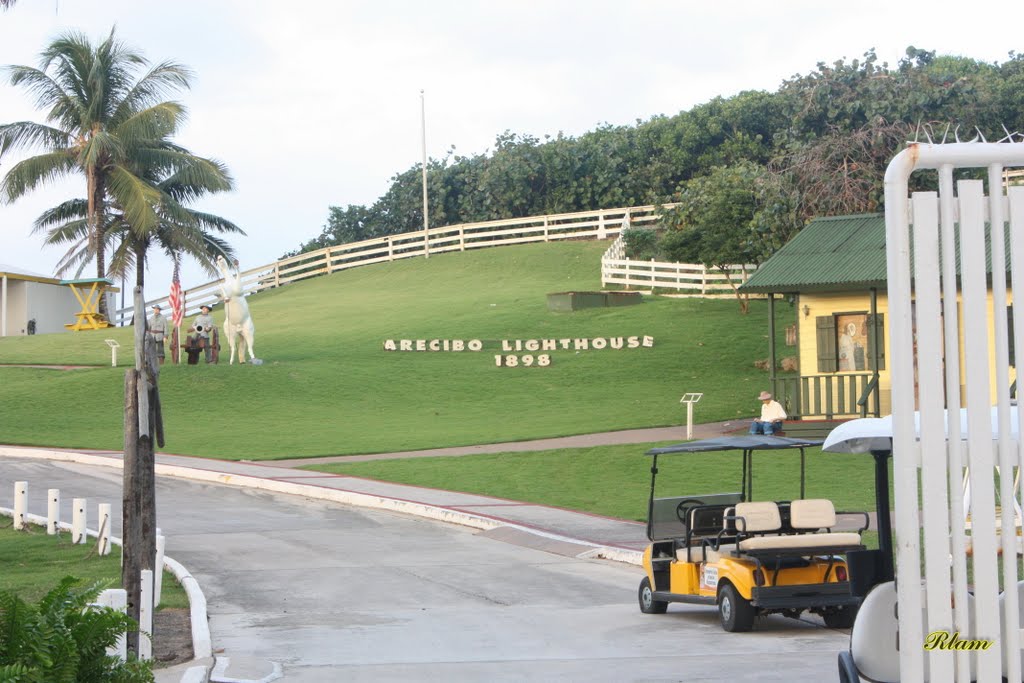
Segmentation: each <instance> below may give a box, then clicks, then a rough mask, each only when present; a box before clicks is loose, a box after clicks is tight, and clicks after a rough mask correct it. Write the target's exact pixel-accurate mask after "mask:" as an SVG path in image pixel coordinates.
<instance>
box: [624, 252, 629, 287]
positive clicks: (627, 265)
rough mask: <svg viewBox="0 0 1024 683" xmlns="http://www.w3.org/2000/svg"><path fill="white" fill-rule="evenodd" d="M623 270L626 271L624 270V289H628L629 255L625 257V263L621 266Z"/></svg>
mask: <svg viewBox="0 0 1024 683" xmlns="http://www.w3.org/2000/svg"><path fill="white" fill-rule="evenodd" d="M623 270H625V271H626V272H625V277H626V289H627V290H628V289H629V257H628V256H627V257H626V265H625V267H624V268H623Z"/></svg>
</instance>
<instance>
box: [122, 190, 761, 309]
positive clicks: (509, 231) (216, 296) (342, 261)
mask: <svg viewBox="0 0 1024 683" xmlns="http://www.w3.org/2000/svg"><path fill="white" fill-rule="evenodd" d="M673 206H675V204H665V205H661V206H654V205H648V206H632V207H625V208H618V209H603V210H600V211H581V212H578V213H562V214H554V215H548V216H531V217H527V218H511V219H507V220H498V221H484V222H480V223H461V224H459V225H449V226H445V227H439V228H430V230H428V231H423V230H418V231H416V232H406V233H402V234H400V235H388V236H386V237H376V238H374V239H369V240H363V241H361V242H350V243H348V244H340V245H337V246H333V247H325V248H324V249H319V250H317V251H311V252H307V253H304V254H299V255H297V256H292V257H290V258H286V259H283V260H281V261H276V262H274V263H269V264H266V265H262V266H257V267H255V268H250V269H249V270H246V271H243V272H242V273H241V278H242V289H243V291H244V292H245V293H246V294H253V293H256V292H259V291H262V290H264V289H270V288H273V287H280V286H281V285H285V284H288V283H290V282H297V281H299V280H305V279H307V278H311V277H317V276H319V275H327V274H329V273H334V272H337V271H339V270H345V269H347V268H354V267H356V266H366V265H370V264H373V263H386V262H388V261H395V260H397V259H404V258H415V257H420V256H428V255H430V254H440V253H445V252H450V251H466V250H467V249H481V248H484V247H500V246H506V245H511V244H528V243H531V242H555V241H558V240H570V239H571V240H580V239H598V240H604V239H608V238H611V237H620V236H621V233H622V231H623V228H624V227H625V228H629V227H636V226H643V225H653V224H654V223H656V222H657V220H658V218H659V212H660V211H661V210H662V209H663V208H671V207H673ZM616 245H619V246H618V247H616ZM621 248H622V246H621V240H616V241H615V243H614V244H613V245H612V249H609V251H608V253H606V254H605V257H604V258H603V259H602V266H601V272H602V275H601V280H602V286H603V285H605V284H622V285H625V286H626V287H634V286H635V287H640V288H647V289H651V288H653V287H657V288H660V289H674V290H678V291H683V292H689V293H691V294H692V295H693V296H709V297H710V296H733V294H731V287H730V286H729V284H728V281H727V280H726V277H725V275H724V274H722V273H721V272H718V271H717V270H716V269H712V270H711V271H709V270H708V269H706V268H704V267H703V266H701V265H699V264H696V265H695V264H676V263H654V262H647V261H643V262H641V261H630V260H628V259H625V258H624V256H623V255H622V254H621V253H619V255H618V256H610V254H612V253H613V249H621ZM752 268H753V267H752V266H730V272H733V271H735V273H736V276H735V277H739V278H740V280H739V281H745V280H746V279H747V278H748V277H749V272H750V271H751V270H752ZM739 281H738V282H739ZM183 295H184V300H185V315H186V316H191V315H195V314H196V313H198V312H199V307H200V306H202V305H203V304H209V305H213V304H215V303H217V302H218V301H220V299H221V293H220V280H212V281H210V282H206V283H203V284H201V285H199V286H198V287H192V288H190V289H186V290H184V292H183ZM153 304H160V305H161V306H163V307H164V308H167V307H168V302H167V297H166V296H164V297H160V298H158V299H154V300H152V301H149V302H147V303H146V310H147V311H148V310H149V307H150V306H152V305H153ZM133 313H134V311H133V309H132V307H127V308H122V309H119V310H118V311H117V312H116V314H115V321H116V324H118V325H126V324H129V322H130V320H131V317H132V315H133Z"/></svg>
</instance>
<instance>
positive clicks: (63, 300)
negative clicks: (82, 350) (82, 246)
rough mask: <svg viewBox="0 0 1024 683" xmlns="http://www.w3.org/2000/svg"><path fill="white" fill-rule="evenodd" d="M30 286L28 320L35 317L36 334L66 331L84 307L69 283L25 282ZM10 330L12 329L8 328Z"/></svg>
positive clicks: (27, 299) (27, 302) (27, 305)
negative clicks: (67, 325)
mask: <svg viewBox="0 0 1024 683" xmlns="http://www.w3.org/2000/svg"><path fill="white" fill-rule="evenodd" d="M24 284H25V285H27V286H28V295H27V297H26V307H27V310H26V318H25V320H26V322H25V323H23V324H22V327H24V326H25V325H27V324H28V323H27V321H28V320H31V319H35V321H36V334H51V333H53V332H66V331H67V330H66V328H65V327H64V325H65V324H67V323H73V322H75V313H78V311H80V310H81V309H82V306H81V304H79V303H78V300H77V299H76V298H75V295H74V293H73V292H72V291H71V288H70V287H68V286H67V285H50V284H44V283H42V282H25V283H24ZM8 332H10V330H8Z"/></svg>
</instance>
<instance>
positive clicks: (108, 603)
mask: <svg viewBox="0 0 1024 683" xmlns="http://www.w3.org/2000/svg"><path fill="white" fill-rule="evenodd" d="M93 604H95V605H99V606H100V607H109V608H110V609H112V610H115V611H117V612H120V613H121V614H125V613H126V612H127V611H128V591H126V590H125V589H123V588H108V589H107V590H105V591H103V592H102V593H100V594H99V595H97V596H96V602H95V603H93ZM107 655H108V656H110V657H117V658H118V659H120V660H121V661H122V662H124V661H127V659H128V641H127V640H126V639H125V636H124V634H123V633H122V634H121V635H119V636H118V637H117V641H116V642H115V643H114V644H113V645H112V646H111V647H108V648H107Z"/></svg>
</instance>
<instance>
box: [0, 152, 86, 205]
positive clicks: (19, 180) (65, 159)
mask: <svg viewBox="0 0 1024 683" xmlns="http://www.w3.org/2000/svg"><path fill="white" fill-rule="evenodd" d="M77 169H78V166H77V165H76V163H75V160H74V158H73V157H71V156H70V155H69V154H68V153H67V151H66V150H58V151H55V152H49V153H46V154H39V155H36V156H34V157H29V158H28V159H24V160H22V161H19V162H18V163H17V164H15V165H14V166H12V167H11V170H9V171H8V172H7V175H5V176H4V179H3V181H2V182H0V201H7V202H12V201H14V200H16V199H19V198H20V197H23V196H24V195H26V194H28V193H29V192H31V191H32V190H34V189H36V188H37V187H39V186H40V185H44V184H47V183H50V182H53V181H55V180H57V179H58V178H61V177H63V176H66V175H68V174H71V173H73V172H75V171H76V170H77Z"/></svg>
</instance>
